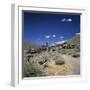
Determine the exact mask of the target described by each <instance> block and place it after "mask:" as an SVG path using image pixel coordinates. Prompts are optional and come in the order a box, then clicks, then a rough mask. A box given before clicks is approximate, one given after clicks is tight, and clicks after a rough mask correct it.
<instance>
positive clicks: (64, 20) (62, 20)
mask: <svg viewBox="0 0 90 90" xmlns="http://www.w3.org/2000/svg"><path fill="white" fill-rule="evenodd" d="M61 22H72V19H71V18H68V19H66V18H62V19H61Z"/></svg>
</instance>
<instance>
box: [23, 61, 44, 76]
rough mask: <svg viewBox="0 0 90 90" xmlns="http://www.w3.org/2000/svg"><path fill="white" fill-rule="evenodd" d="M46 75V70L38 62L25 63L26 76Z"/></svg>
mask: <svg viewBox="0 0 90 90" xmlns="http://www.w3.org/2000/svg"><path fill="white" fill-rule="evenodd" d="M36 76H46V71H45V69H43V67H42V66H40V65H39V64H38V63H37V62H35V61H34V62H30V63H28V64H25V65H24V77H36Z"/></svg>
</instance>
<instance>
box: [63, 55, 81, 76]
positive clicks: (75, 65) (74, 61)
mask: <svg viewBox="0 0 90 90" xmlns="http://www.w3.org/2000/svg"><path fill="white" fill-rule="evenodd" d="M62 57H63V58H64V59H65V62H66V64H70V65H72V70H73V75H79V74H80V58H73V57H72V56H70V55H62Z"/></svg>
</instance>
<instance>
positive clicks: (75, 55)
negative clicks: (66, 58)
mask: <svg viewBox="0 0 90 90" xmlns="http://www.w3.org/2000/svg"><path fill="white" fill-rule="evenodd" d="M72 57H74V58H77V57H80V54H73V55H72Z"/></svg>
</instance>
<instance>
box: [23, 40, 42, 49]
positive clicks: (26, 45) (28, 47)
mask: <svg viewBox="0 0 90 90" xmlns="http://www.w3.org/2000/svg"><path fill="white" fill-rule="evenodd" d="M40 47H41V46H40V45H36V44H32V43H29V42H24V49H25V50H27V49H30V48H36V49H37V48H40Z"/></svg>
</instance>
